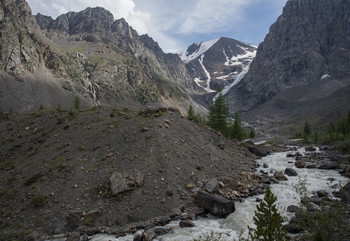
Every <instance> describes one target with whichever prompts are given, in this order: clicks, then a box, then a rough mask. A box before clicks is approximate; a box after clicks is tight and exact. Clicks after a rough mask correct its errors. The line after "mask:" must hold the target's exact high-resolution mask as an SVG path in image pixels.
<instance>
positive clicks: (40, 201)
mask: <svg viewBox="0 0 350 241" xmlns="http://www.w3.org/2000/svg"><path fill="white" fill-rule="evenodd" d="M46 201H47V197H46V196H44V195H42V194H37V195H35V196H33V197H32V204H33V205H34V207H35V208H40V207H43V206H44V205H45V204H46Z"/></svg>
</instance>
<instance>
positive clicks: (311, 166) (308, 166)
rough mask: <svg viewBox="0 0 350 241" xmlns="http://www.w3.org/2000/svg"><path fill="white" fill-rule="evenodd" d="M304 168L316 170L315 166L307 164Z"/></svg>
mask: <svg viewBox="0 0 350 241" xmlns="http://www.w3.org/2000/svg"><path fill="white" fill-rule="evenodd" d="M306 168H307V169H316V168H317V166H316V164H308V165H306Z"/></svg>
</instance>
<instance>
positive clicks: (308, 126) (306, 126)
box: [304, 121, 311, 138]
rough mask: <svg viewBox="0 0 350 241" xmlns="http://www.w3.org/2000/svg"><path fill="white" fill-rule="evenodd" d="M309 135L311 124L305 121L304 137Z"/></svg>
mask: <svg viewBox="0 0 350 241" xmlns="http://www.w3.org/2000/svg"><path fill="white" fill-rule="evenodd" d="M309 135H311V126H310V124H309V122H307V121H305V124H304V138H307V137H308V136H309Z"/></svg>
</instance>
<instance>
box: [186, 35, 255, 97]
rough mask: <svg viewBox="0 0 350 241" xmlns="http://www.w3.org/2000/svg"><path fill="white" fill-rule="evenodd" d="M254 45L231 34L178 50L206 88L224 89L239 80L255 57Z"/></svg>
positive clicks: (210, 89)
mask: <svg viewBox="0 0 350 241" xmlns="http://www.w3.org/2000/svg"><path fill="white" fill-rule="evenodd" d="M255 53H256V47H255V46H253V45H250V44H246V43H242V42H239V41H237V40H234V39H230V38H220V39H215V40H212V41H208V42H201V43H198V44H192V45H191V46H189V47H188V48H186V49H184V50H183V51H182V52H181V53H179V55H180V57H181V59H182V61H184V63H186V67H187V70H188V73H189V74H190V75H191V77H192V79H193V80H194V81H195V83H196V84H197V85H198V87H199V88H200V89H202V90H204V91H206V92H213V91H215V90H217V89H218V87H219V86H221V87H222V88H223V89H224V88H225V87H226V90H225V92H226V91H228V89H230V88H232V87H233V86H234V85H236V84H237V83H239V81H240V80H241V78H242V77H243V76H244V74H245V73H246V72H247V71H248V69H249V65H250V63H251V61H252V60H253V59H254V57H255Z"/></svg>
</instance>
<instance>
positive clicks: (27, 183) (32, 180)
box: [24, 173, 43, 187]
mask: <svg viewBox="0 0 350 241" xmlns="http://www.w3.org/2000/svg"><path fill="white" fill-rule="evenodd" d="M42 176H43V174H41V173H37V174H35V175H33V176H31V177H30V178H28V179H27V180H26V181H25V182H24V186H26V187H28V186H30V185H32V184H34V183H36V181H38V180H39V179H40V178H41V177H42Z"/></svg>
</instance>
